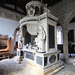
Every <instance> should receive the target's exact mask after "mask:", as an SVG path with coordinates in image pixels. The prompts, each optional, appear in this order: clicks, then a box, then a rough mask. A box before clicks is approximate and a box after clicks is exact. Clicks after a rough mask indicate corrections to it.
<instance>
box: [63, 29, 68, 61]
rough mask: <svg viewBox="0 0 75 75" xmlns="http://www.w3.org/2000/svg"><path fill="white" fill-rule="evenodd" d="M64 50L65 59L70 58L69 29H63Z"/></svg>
mask: <svg viewBox="0 0 75 75" xmlns="http://www.w3.org/2000/svg"><path fill="white" fill-rule="evenodd" d="M63 52H64V59H65V61H67V60H68V30H63Z"/></svg>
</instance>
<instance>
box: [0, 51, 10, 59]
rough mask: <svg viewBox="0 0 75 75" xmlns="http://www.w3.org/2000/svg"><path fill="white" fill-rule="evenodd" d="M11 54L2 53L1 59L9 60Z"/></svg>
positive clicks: (0, 54)
mask: <svg viewBox="0 0 75 75" xmlns="http://www.w3.org/2000/svg"><path fill="white" fill-rule="evenodd" d="M9 57H10V53H9V52H0V59H4V58H9Z"/></svg>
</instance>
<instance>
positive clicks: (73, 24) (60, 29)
mask: <svg viewBox="0 0 75 75" xmlns="http://www.w3.org/2000/svg"><path fill="white" fill-rule="evenodd" d="M72 29H73V30H74V43H75V22H74V23H70V24H69V25H68V30H72ZM57 31H60V32H61V35H60V36H61V37H60V38H61V40H60V43H58V44H63V34H62V28H61V26H57Z"/></svg>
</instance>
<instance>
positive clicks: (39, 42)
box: [36, 26, 46, 52]
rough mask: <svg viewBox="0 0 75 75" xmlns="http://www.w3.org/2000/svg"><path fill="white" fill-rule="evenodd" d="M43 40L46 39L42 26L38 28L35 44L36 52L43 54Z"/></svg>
mask: <svg viewBox="0 0 75 75" xmlns="http://www.w3.org/2000/svg"><path fill="white" fill-rule="evenodd" d="M45 39H46V34H45V30H44V28H43V27H42V26H39V30H38V32H37V38H36V44H37V45H38V47H39V50H38V52H45Z"/></svg>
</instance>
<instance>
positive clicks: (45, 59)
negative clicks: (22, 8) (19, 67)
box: [17, 1, 62, 75]
mask: <svg viewBox="0 0 75 75" xmlns="http://www.w3.org/2000/svg"><path fill="white" fill-rule="evenodd" d="M26 10H27V16H25V17H24V18H22V19H21V20H20V30H19V40H18V49H17V56H18V57H24V58H23V61H25V63H27V64H26V66H25V67H30V69H28V71H31V72H32V75H51V74H53V73H55V72H57V71H59V70H60V69H61V68H62V65H61V62H60V55H59V54H60V51H58V49H57V35H56V33H57V31H56V24H57V20H58V18H56V17H55V16H53V15H52V14H50V10H49V9H48V8H47V6H46V5H44V4H43V3H42V2H39V1H31V2H29V3H27V5H26ZM20 59H21V58H20Z"/></svg>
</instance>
